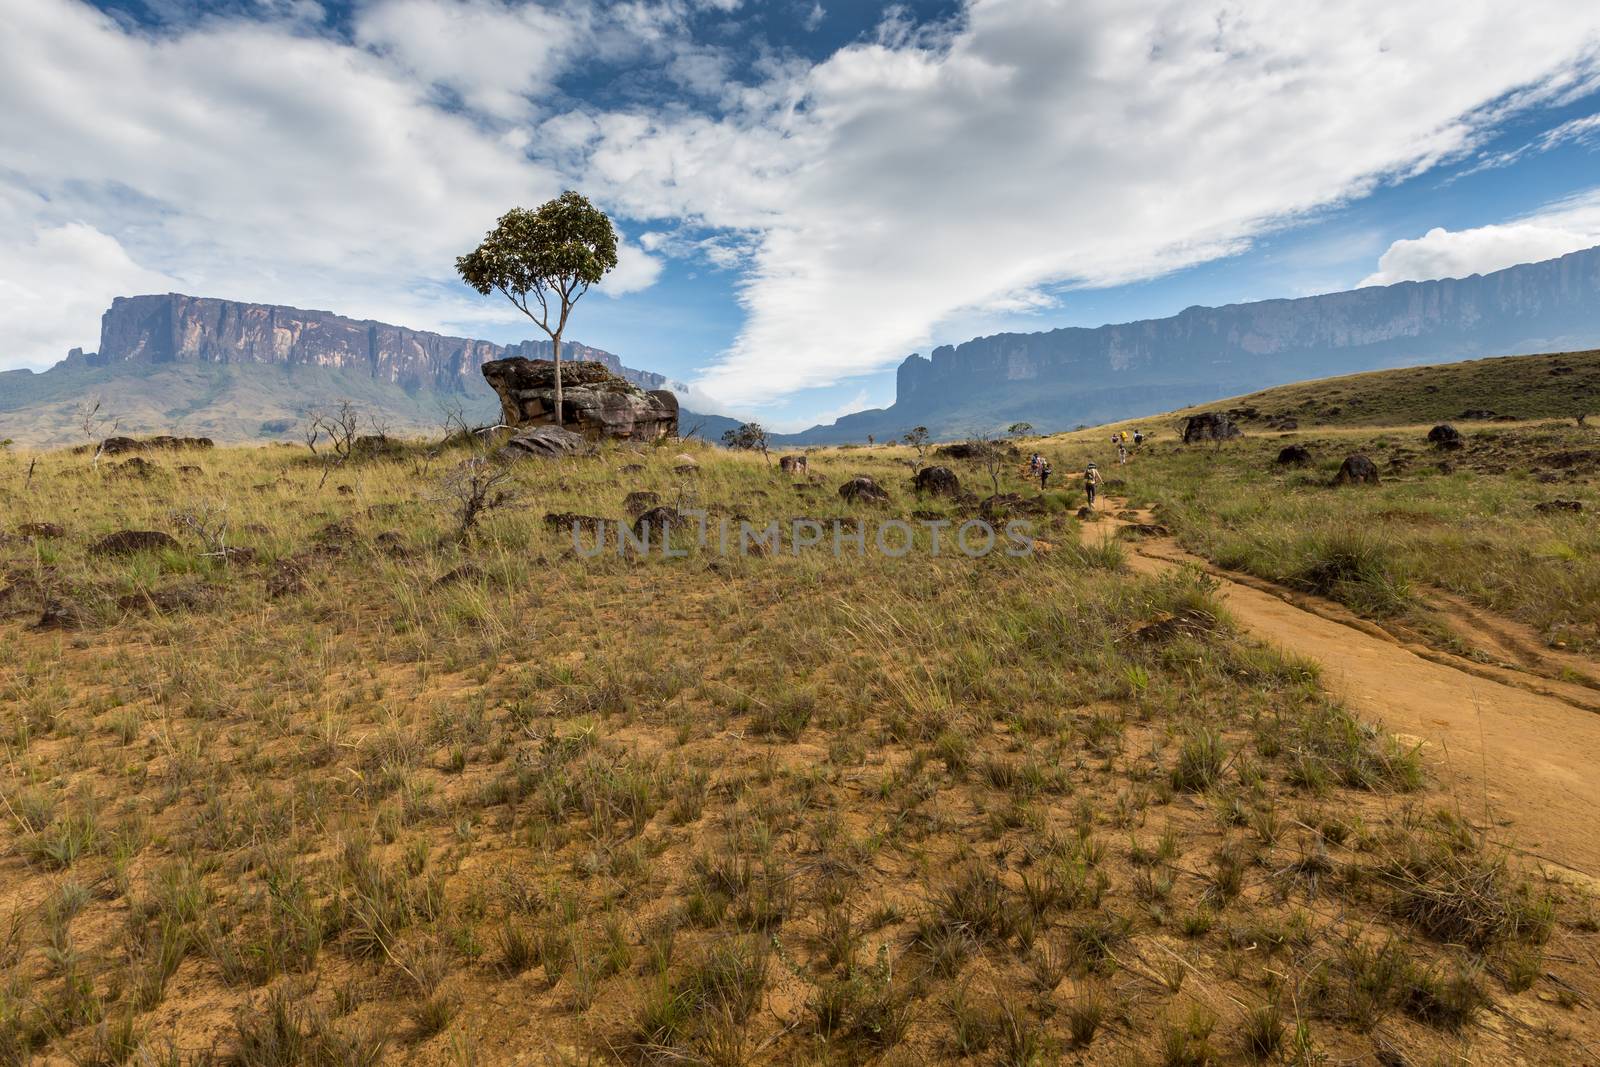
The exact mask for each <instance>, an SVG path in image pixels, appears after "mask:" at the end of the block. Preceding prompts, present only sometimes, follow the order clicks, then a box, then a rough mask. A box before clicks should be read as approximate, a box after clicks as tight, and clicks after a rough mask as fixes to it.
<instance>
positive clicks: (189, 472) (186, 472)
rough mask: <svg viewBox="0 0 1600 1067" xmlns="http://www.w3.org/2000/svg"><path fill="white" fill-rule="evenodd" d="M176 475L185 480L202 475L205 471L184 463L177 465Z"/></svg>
mask: <svg viewBox="0 0 1600 1067" xmlns="http://www.w3.org/2000/svg"><path fill="white" fill-rule="evenodd" d="M178 473H179V474H181V475H183V476H184V477H186V478H193V477H195V476H197V475H201V474H204V473H205V471H204V470H203V469H202V468H200V467H196V466H195V465H194V464H193V463H184V464H180V465H179V467H178Z"/></svg>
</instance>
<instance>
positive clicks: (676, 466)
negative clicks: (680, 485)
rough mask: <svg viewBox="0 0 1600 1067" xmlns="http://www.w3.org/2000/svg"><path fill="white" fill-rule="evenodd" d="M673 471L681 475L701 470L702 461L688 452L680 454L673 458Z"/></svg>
mask: <svg viewBox="0 0 1600 1067" xmlns="http://www.w3.org/2000/svg"><path fill="white" fill-rule="evenodd" d="M672 469H673V470H674V471H676V472H677V473H679V474H688V473H689V472H690V471H697V470H699V469H700V461H699V460H697V459H695V458H694V457H693V456H691V455H689V453H687V452H679V453H678V454H677V455H676V456H673V457H672Z"/></svg>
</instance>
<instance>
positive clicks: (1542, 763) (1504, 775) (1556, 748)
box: [1085, 501, 1600, 878]
mask: <svg viewBox="0 0 1600 1067" xmlns="http://www.w3.org/2000/svg"><path fill="white" fill-rule="evenodd" d="M1120 503H1121V502H1120V501H1118V502H1108V504H1111V505H1112V506H1109V507H1107V508H1106V512H1110V511H1113V510H1115V509H1116V505H1120ZM1140 521H1149V520H1148V518H1144V517H1141V520H1140ZM1124 525H1126V523H1124V522H1122V521H1121V520H1118V519H1113V518H1110V517H1109V515H1108V516H1107V517H1106V518H1103V519H1102V520H1101V521H1099V522H1096V523H1093V524H1089V525H1087V526H1086V527H1085V536H1086V537H1092V538H1097V539H1100V540H1107V539H1110V538H1112V537H1115V536H1116V533H1117V530H1118V529H1119V528H1121V527H1122V526H1124ZM1124 544H1125V546H1126V547H1127V549H1128V560H1129V566H1130V567H1131V568H1132V569H1133V570H1135V571H1137V572H1141V573H1159V572H1161V571H1164V570H1170V569H1172V568H1174V567H1176V566H1178V565H1179V564H1178V562H1175V561H1180V560H1182V561H1187V562H1193V563H1195V564H1197V565H1201V566H1204V567H1205V568H1206V570H1208V571H1210V572H1211V573H1212V574H1215V575H1217V576H1218V577H1219V578H1221V580H1222V587H1221V589H1220V595H1221V597H1222V599H1223V602H1224V603H1226V604H1227V606H1228V609H1229V611H1230V612H1231V613H1232V614H1233V616H1234V618H1235V619H1236V620H1237V621H1238V622H1239V624H1240V625H1241V626H1242V627H1243V628H1244V629H1245V630H1246V631H1248V632H1249V633H1250V634H1251V635H1253V636H1255V637H1257V638H1259V639H1261V640H1264V641H1267V642H1270V643H1272V644H1275V645H1278V646H1279V647H1281V648H1283V649H1285V650H1287V651H1290V652H1293V653H1295V654H1297V655H1300V656H1305V657H1307V658H1309V659H1312V660H1315V661H1317V662H1318V663H1320V664H1322V668H1323V680H1324V684H1325V685H1327V687H1328V688H1329V690H1330V691H1331V692H1333V693H1334V694H1335V695H1337V696H1338V697H1339V698H1341V699H1342V700H1343V701H1344V702H1345V705H1346V706H1347V707H1349V708H1350V709H1351V710H1352V711H1355V712H1357V713H1358V714H1360V715H1361V716H1362V717H1364V718H1368V719H1370V720H1372V721H1375V722H1379V723H1382V724H1383V725H1384V726H1386V727H1387V728H1388V729H1389V730H1390V731H1391V732H1393V733H1395V734H1397V735H1400V736H1401V737H1402V739H1404V740H1408V741H1411V742H1412V743H1415V741H1417V740H1421V741H1424V742H1426V747H1425V749H1424V753H1425V755H1426V756H1427V757H1428V762H1429V765H1430V770H1431V771H1432V773H1433V774H1434V775H1435V776H1436V778H1437V779H1438V782H1439V784H1440V786H1441V787H1442V788H1443V789H1445V790H1446V791H1447V792H1448V793H1449V794H1450V795H1451V796H1452V798H1453V799H1454V803H1455V805H1456V806H1457V807H1458V809H1459V811H1460V814H1461V815H1462V816H1463V817H1465V818H1467V819H1470V820H1471V821H1472V822H1473V823H1474V824H1475V825H1479V826H1486V827H1487V828H1488V829H1489V831H1490V836H1491V838H1492V839H1494V840H1497V841H1500V842H1502V843H1504V844H1507V845H1510V846H1512V847H1514V848H1516V849H1517V850H1518V851H1521V852H1524V853H1527V854H1530V855H1533V856H1536V857H1538V858H1541V859H1544V860H1547V861H1550V862H1551V863H1555V864H1559V865H1561V866H1563V867H1567V868H1570V869H1572V870H1575V871H1578V872H1580V873H1581V874H1582V875H1585V876H1587V877H1588V878H1595V877H1600V714H1595V713H1594V712H1592V711H1585V710H1583V709H1582V708H1579V707H1575V706H1573V705H1572V704H1569V703H1567V702H1565V701H1563V700H1561V699H1559V698H1557V697H1554V696H1550V695H1545V694H1542V693H1537V692H1530V691H1528V690H1527V689H1524V688H1521V687H1518V686H1513V685H1508V684H1504V683H1502V682H1499V681H1495V680H1493V679H1491V678H1484V677H1480V676H1477V675H1474V674H1470V673H1467V672H1465V671H1463V670H1458V669H1456V668H1455V667H1452V666H1450V665H1449V664H1446V663H1440V662H1437V661H1435V660H1432V659H1425V658H1423V657H1422V656H1419V655H1417V654H1415V653H1413V652H1412V651H1410V650H1408V649H1407V648H1406V647H1404V646H1403V645H1400V644H1398V643H1396V642H1394V641H1393V640H1392V639H1386V638H1383V637H1381V636H1378V635H1375V634H1373V633H1370V632H1367V631H1366V630H1364V629H1359V628H1356V627H1354V626H1350V625H1345V624H1344V623H1341V622H1338V621H1335V620H1333V619H1329V618H1324V617H1323V616H1321V615H1318V614H1315V613H1313V612H1310V611H1306V610H1303V609H1301V608H1299V607H1296V606H1295V605H1293V604H1291V603H1287V602H1285V601H1284V600H1283V599H1282V598H1281V597H1278V596H1275V595H1273V594H1272V593H1269V592H1264V591H1262V590H1261V589H1257V588H1252V587H1251V586H1249V585H1246V584H1244V583H1243V582H1241V581H1235V580H1231V579H1230V578H1229V577H1228V576H1227V575H1225V574H1223V573H1222V572H1219V571H1218V570H1217V569H1216V568H1214V567H1211V566H1210V565H1208V564H1206V563H1205V561H1203V560H1201V559H1200V558H1199V557H1196V556H1191V555H1189V554H1188V553H1186V552H1184V551H1183V550H1182V549H1181V548H1179V547H1178V545H1177V544H1176V542H1174V541H1171V540H1169V539H1165V538H1158V539H1145V540H1140V541H1125V542H1124Z"/></svg>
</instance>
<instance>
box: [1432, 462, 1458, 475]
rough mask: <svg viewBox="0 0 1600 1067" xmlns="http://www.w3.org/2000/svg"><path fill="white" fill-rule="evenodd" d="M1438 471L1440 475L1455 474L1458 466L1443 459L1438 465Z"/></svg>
mask: <svg viewBox="0 0 1600 1067" xmlns="http://www.w3.org/2000/svg"><path fill="white" fill-rule="evenodd" d="M1436 469H1437V470H1438V471H1439V473H1440V474H1454V473H1455V472H1456V465H1455V464H1454V463H1451V462H1450V461H1449V460H1447V459H1441V460H1440V461H1439V462H1438V464H1437V465H1436Z"/></svg>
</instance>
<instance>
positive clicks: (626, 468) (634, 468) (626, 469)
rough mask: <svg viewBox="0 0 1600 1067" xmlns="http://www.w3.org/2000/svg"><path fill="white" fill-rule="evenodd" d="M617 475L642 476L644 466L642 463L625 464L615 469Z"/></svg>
mask: <svg viewBox="0 0 1600 1067" xmlns="http://www.w3.org/2000/svg"><path fill="white" fill-rule="evenodd" d="M617 473H619V474H643V473H644V464H643V463H625V464H623V465H622V466H621V467H618V468H617Z"/></svg>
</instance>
